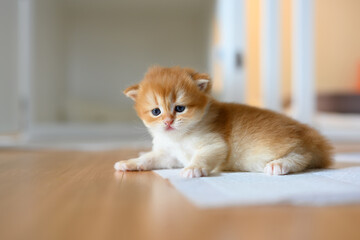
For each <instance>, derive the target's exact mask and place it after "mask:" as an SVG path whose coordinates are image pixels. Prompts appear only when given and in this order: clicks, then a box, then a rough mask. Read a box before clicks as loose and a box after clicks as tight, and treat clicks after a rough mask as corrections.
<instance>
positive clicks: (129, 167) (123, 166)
mask: <svg viewBox="0 0 360 240" xmlns="http://www.w3.org/2000/svg"><path fill="white" fill-rule="evenodd" d="M114 168H115V170H117V171H142V170H145V167H144V166H143V165H142V164H140V163H137V162H135V161H119V162H116V163H115V164H114Z"/></svg>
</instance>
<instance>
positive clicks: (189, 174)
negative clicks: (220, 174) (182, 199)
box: [180, 167, 208, 178]
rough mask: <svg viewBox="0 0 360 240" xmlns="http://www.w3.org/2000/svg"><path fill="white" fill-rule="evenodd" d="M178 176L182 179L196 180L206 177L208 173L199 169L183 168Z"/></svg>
mask: <svg viewBox="0 0 360 240" xmlns="http://www.w3.org/2000/svg"><path fill="white" fill-rule="evenodd" d="M180 175H181V176H182V177H184V178H198V177H206V176H208V171H207V170H206V169H205V168H200V167H187V168H184V169H183V170H182V171H181V173H180Z"/></svg>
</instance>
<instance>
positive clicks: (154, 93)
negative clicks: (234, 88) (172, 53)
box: [114, 67, 332, 178]
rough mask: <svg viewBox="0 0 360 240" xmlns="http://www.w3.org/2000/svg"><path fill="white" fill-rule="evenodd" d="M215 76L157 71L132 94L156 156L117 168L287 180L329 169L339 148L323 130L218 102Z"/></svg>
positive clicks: (179, 70)
mask: <svg viewBox="0 0 360 240" xmlns="http://www.w3.org/2000/svg"><path fill="white" fill-rule="evenodd" d="M211 85H212V84H211V80H210V77H209V76H208V75H207V74H200V73H197V72H195V71H194V70H192V69H188V68H180V67H172V68H163V67H152V68H150V69H149V71H148V72H147V73H146V75H145V77H144V79H143V80H142V81H141V82H140V83H139V84H137V85H133V86H131V87H129V88H127V89H126V90H125V91H124V93H125V94H126V95H127V96H128V97H130V98H132V99H133V100H134V101H135V109H136V111H137V114H138V115H139V117H140V118H141V119H142V120H143V122H144V124H145V125H146V127H147V128H148V129H149V131H150V133H151V135H152V136H153V148H152V151H150V152H147V153H145V154H141V155H140V156H139V157H138V158H133V159H130V160H127V161H119V162H117V163H116V164H115V166H114V167H115V169H116V170H120V171H126V170H151V169H161V168H180V167H184V169H183V171H182V172H181V175H182V176H183V177H188V178H193V177H202V176H207V175H209V174H210V173H212V172H216V171H251V172H265V173H266V174H269V175H281V174H287V173H294V172H300V171H303V170H305V169H307V168H321V167H327V166H329V165H330V163H331V160H332V159H331V153H330V151H331V146H330V145H329V144H328V142H327V140H326V139H325V138H324V137H322V136H321V135H320V134H319V133H318V132H317V131H316V130H314V129H312V128H310V127H309V126H307V125H304V124H301V123H299V122H297V121H295V120H293V119H291V118H289V117H286V116H284V115H281V114H278V113H275V112H272V111H269V110H264V109H259V108H255V107H250V106H246V105H242V104H235V103H221V102H218V101H216V100H215V99H214V98H212V97H211V95H210V90H211Z"/></svg>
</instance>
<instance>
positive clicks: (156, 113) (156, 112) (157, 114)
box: [151, 108, 161, 116]
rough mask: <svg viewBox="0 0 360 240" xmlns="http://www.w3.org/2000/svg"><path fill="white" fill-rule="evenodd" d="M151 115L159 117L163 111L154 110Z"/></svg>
mask: <svg viewBox="0 0 360 240" xmlns="http://www.w3.org/2000/svg"><path fill="white" fill-rule="evenodd" d="M151 113H152V114H153V115H154V116H159V114H160V113H161V110H160V109H159V108H154V109H153V110H151Z"/></svg>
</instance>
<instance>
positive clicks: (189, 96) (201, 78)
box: [124, 67, 211, 134]
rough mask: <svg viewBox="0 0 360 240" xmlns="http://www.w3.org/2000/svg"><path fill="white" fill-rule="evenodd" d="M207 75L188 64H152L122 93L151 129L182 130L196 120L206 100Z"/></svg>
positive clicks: (207, 94)
mask: <svg viewBox="0 0 360 240" xmlns="http://www.w3.org/2000/svg"><path fill="white" fill-rule="evenodd" d="M210 90H211V82H210V77H209V76H208V75H207V74H200V73H197V72H195V71H194V70H192V69H189V68H180V67H171V68H163V67H152V68H150V69H149V70H148V72H147V73H146V74H145V77H144V79H143V80H142V81H141V82H140V83H139V84H136V85H133V86H131V87H128V88H127V89H126V90H125V91H124V93H125V95H126V96H128V97H130V98H132V99H133V100H134V101H135V109H136V111H137V114H138V116H139V117H140V118H141V119H142V120H143V122H144V124H145V125H146V126H147V127H148V128H149V129H150V130H151V131H153V132H166V133H169V134H173V133H185V132H187V131H188V130H189V129H190V128H191V127H192V126H194V125H195V124H196V123H198V122H199V121H200V120H201V119H202V117H203V115H204V113H205V111H206V106H207V104H208V102H209V93H210Z"/></svg>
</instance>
